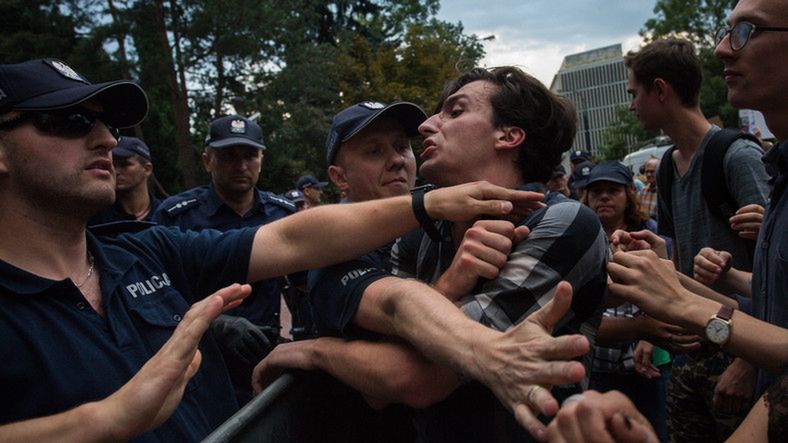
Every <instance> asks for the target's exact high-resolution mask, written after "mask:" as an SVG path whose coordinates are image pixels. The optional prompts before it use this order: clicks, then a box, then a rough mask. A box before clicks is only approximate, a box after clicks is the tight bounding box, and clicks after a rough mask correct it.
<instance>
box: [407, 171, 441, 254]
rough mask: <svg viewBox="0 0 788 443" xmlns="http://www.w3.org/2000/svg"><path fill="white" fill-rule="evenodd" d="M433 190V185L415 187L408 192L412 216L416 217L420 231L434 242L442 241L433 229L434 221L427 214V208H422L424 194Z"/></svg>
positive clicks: (435, 229)
mask: <svg viewBox="0 0 788 443" xmlns="http://www.w3.org/2000/svg"><path fill="white" fill-rule="evenodd" d="M433 189H435V185H424V186H417V187H415V188H413V189H411V190H410V193H411V197H412V198H411V207H412V208H413V214H414V215H415V216H416V220H418V222H419V225H420V226H421V229H423V230H424V232H426V233H427V235H428V236H429V237H430V238H431V239H432V240H433V241H435V242H440V241H441V240H442V236H441V233H440V232H438V228H437V227H435V221H434V220H433V219H431V218H430V216H429V214H427V208H425V207H424V194H426V193H427V192H429V191H431V190H433Z"/></svg>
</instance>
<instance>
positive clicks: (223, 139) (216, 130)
mask: <svg viewBox="0 0 788 443" xmlns="http://www.w3.org/2000/svg"><path fill="white" fill-rule="evenodd" d="M205 146H210V147H212V148H230V147H235V146H248V147H250V148H257V149H265V145H264V144H263V129H262V128H261V127H260V125H258V124H257V123H255V122H253V121H252V120H249V119H248V118H246V117H243V116H240V115H227V116H225V117H219V118H217V119H216V120H214V121H213V122H212V123H211V129H210V130H209V131H208V136H207V137H205Z"/></svg>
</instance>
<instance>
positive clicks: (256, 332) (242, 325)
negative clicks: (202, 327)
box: [211, 315, 274, 367]
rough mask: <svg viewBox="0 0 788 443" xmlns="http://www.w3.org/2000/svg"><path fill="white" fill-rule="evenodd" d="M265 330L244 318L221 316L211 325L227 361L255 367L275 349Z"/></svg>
mask: <svg viewBox="0 0 788 443" xmlns="http://www.w3.org/2000/svg"><path fill="white" fill-rule="evenodd" d="M263 330H264V328H262V327H260V326H257V325H255V324H254V323H252V322H250V321H249V320H247V319H245V318H243V317H236V316H232V315H220V316H219V317H217V318H216V320H214V321H213V322H212V323H211V332H212V333H213V336H214V338H215V339H216V342H217V343H218V344H219V349H221V351H222V355H224V356H225V359H227V360H229V361H228V364H229V363H230V362H231V361H237V362H241V363H244V364H247V365H251V366H252V367H254V366H255V365H256V364H257V363H259V362H260V360H262V359H263V358H264V357H265V356H266V355H268V353H269V352H271V349H273V347H274V345H272V344H271V341H270V340H269V339H268V337H266V335H265V333H263Z"/></svg>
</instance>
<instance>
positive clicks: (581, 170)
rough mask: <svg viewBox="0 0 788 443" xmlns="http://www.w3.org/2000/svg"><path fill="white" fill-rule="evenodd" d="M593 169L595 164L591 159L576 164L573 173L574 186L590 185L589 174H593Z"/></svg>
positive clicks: (583, 186)
mask: <svg viewBox="0 0 788 443" xmlns="http://www.w3.org/2000/svg"><path fill="white" fill-rule="evenodd" d="M593 169H594V164H593V163H591V162H589V161H585V162H582V163H578V164H577V166H575V171H574V172H573V173H572V184H573V186H574V187H575V188H585V187H586V186H587V185H588V176H589V175H591V171H592V170H593Z"/></svg>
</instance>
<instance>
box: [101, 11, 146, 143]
mask: <svg viewBox="0 0 788 443" xmlns="http://www.w3.org/2000/svg"><path fill="white" fill-rule="evenodd" d="M107 7H108V9H109V15H110V16H111V17H112V22H113V23H115V24H120V17H119V16H118V10H117V9H115V3H114V2H113V1H112V0H107ZM125 29H126V28H125V27H123V28H122V30H119V31H118V35H116V36H115V38H117V40H118V61H119V62H120V72H121V75H123V78H124V79H126V80H131V65H130V64H129V59H128V58H127V57H126V32H125ZM134 136H135V137H137V138H139V139H143V140H144V139H145V137H144V136H143V133H142V126H140V125H137V126H135V127H134Z"/></svg>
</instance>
